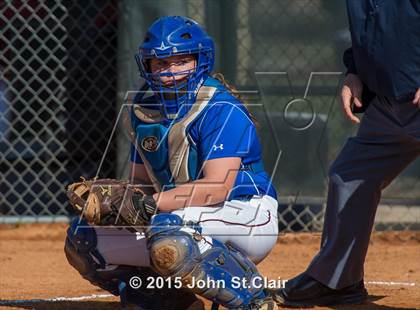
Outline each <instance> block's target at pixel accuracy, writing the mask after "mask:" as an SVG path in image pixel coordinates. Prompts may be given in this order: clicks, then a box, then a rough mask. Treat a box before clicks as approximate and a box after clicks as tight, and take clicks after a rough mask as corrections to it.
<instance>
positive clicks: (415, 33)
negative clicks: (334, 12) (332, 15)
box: [343, 0, 420, 102]
mask: <svg viewBox="0 0 420 310" xmlns="http://www.w3.org/2000/svg"><path fill="white" fill-rule="evenodd" d="M347 11H348V17H349V25H350V32H351V38H352V47H351V48H350V49H348V50H346V51H345V52H344V56H343V59H344V64H345V65H346V67H347V69H348V73H356V74H357V75H358V76H359V77H360V79H361V80H362V82H363V83H364V84H365V86H367V87H368V88H369V89H370V90H371V91H372V92H374V93H375V94H377V95H382V96H386V97H389V98H393V99H395V100H397V101H400V102H404V101H409V100H412V99H413V96H414V93H415V92H416V90H417V88H419V87H420V0H347Z"/></svg>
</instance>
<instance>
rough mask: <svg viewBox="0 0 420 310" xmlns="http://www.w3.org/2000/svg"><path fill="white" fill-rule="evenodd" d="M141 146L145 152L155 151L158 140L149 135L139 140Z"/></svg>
mask: <svg viewBox="0 0 420 310" xmlns="http://www.w3.org/2000/svg"><path fill="white" fill-rule="evenodd" d="M141 147H142V148H143V150H145V151H147V152H155V151H156V150H157V148H158V141H157V138H156V137H155V136H149V137H146V138H144V139H143V140H142V141H141Z"/></svg>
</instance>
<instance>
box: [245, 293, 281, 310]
mask: <svg viewBox="0 0 420 310" xmlns="http://www.w3.org/2000/svg"><path fill="white" fill-rule="evenodd" d="M247 309H249V310H277V309H278V307H277V304H276V302H275V301H274V300H273V298H271V297H270V296H267V297H265V298H262V299H257V300H255V301H253V302H251V304H250V305H249V308H247Z"/></svg>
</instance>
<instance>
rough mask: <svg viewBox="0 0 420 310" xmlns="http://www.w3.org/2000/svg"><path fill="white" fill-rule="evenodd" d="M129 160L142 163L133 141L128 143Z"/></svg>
mask: <svg viewBox="0 0 420 310" xmlns="http://www.w3.org/2000/svg"><path fill="white" fill-rule="evenodd" d="M130 160H131V161H132V162H133V163H136V164H142V163H143V160H142V159H141V157H140V155H139V153H138V152H137V150H136V147H135V146H134V144H133V143H131V144H130Z"/></svg>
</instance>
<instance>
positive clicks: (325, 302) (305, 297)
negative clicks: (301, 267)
mask: <svg viewBox="0 0 420 310" xmlns="http://www.w3.org/2000/svg"><path fill="white" fill-rule="evenodd" d="M272 295H273V298H274V300H275V301H276V302H277V304H278V305H279V306H286V307H293V308H310V307H314V306H331V305H346V304H347V305H348V304H361V303H363V302H365V301H366V299H367V296H368V294H367V291H366V289H365V286H364V284H363V280H362V281H360V282H358V283H356V284H354V285H351V286H348V287H346V288H343V289H339V290H335V289H331V288H329V287H328V286H325V285H323V284H322V283H320V282H318V281H316V280H315V279H313V278H311V277H310V276H308V275H306V274H305V273H302V274H300V275H298V276H297V277H295V278H293V279H291V280H289V281H288V282H287V283H286V286H285V288H283V289H279V290H277V291H274V292H272Z"/></svg>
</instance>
